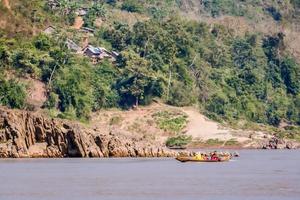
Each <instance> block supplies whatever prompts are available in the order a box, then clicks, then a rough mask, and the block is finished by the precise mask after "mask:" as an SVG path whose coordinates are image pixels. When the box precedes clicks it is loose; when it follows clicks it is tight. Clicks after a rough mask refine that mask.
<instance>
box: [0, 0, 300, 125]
mask: <svg viewBox="0 0 300 200" xmlns="http://www.w3.org/2000/svg"><path fill="white" fill-rule="evenodd" d="M16 2H17V3H15V5H13V8H16V9H17V10H13V12H14V13H13V15H16V16H17V14H16V13H18V15H22V16H23V17H25V19H26V20H30V21H31V22H30V23H29V24H31V25H32V27H36V26H42V25H41V24H43V23H44V22H46V21H48V23H49V24H50V23H52V24H55V25H57V27H58V33H57V34H55V35H52V36H46V35H44V34H42V33H40V34H36V33H35V34H33V35H34V36H31V34H29V35H28V36H26V39H24V37H23V36H21V35H20V34H18V33H17V32H12V31H11V30H6V29H4V30H1V33H0V35H1V40H0V58H1V60H0V67H1V70H2V71H13V72H14V75H15V76H17V77H18V76H30V77H32V78H35V79H39V80H41V81H43V82H44V83H45V84H46V85H47V89H48V101H47V102H46V103H45V108H48V109H57V110H59V111H60V112H61V113H60V114H59V116H60V117H64V118H79V119H88V118H89V116H90V113H91V112H92V111H97V110H99V109H103V108H110V107H121V108H129V107H132V106H134V105H135V106H138V105H139V104H143V105H147V104H149V103H151V102H152V100H153V98H160V99H161V100H162V101H164V102H166V103H168V104H171V105H175V106H188V105H193V104H199V105H200V107H201V110H202V112H204V113H206V114H207V115H208V116H210V117H211V118H214V119H216V120H226V121H237V120H246V121H250V122H255V123H262V124H269V125H272V126H279V124H280V123H281V122H283V121H286V122H288V123H290V124H292V125H299V124H300V65H299V63H297V58H295V57H294V56H293V54H291V52H290V51H289V49H288V48H287V46H286V44H285V40H284V39H285V35H284V33H283V32H278V33H276V34H272V35H265V34H261V33H259V32H247V33H246V34H239V35H236V34H234V31H233V30H231V29H229V28H228V27H226V26H222V25H218V24H208V23H204V22H199V21H194V20H190V19H187V18H184V17H182V15H181V13H182V12H185V11H186V12H188V11H190V10H189V9H190V7H191V5H189V3H188V1H172V0H168V1H163V2H161V1H151V2H149V1H132V0H125V1H101V2H96V3H93V2H92V1H61V2H64V4H62V3H61V4H60V6H59V8H58V9H54V10H53V9H51V8H50V7H49V5H48V3H47V1H34V2H33V3H32V4H30V5H29V4H27V3H24V4H21V1H16ZM191 2H194V3H196V1H191ZM276 2H277V1H276ZM276 2H275V1H271V0H268V1H264V2H263V1H256V3H255V4H254V3H253V2H245V1H238V3H235V1H232V0H226V1H214V0H205V1H203V4H201V7H199V9H203V10H204V11H205V13H206V14H207V15H208V16H209V17H214V18H217V17H220V16H222V15H231V16H239V17H241V16H243V17H246V18H248V19H250V20H258V18H255V17H258V16H264V17H266V18H267V17H269V18H271V19H272V20H274V21H276V23H294V22H293V21H294V20H295V19H296V18H297V16H296V15H295V13H297V12H298V11H299V1H298V0H292V1H283V3H282V4H279V3H276ZM83 5H84V6H85V7H87V8H88V12H87V15H85V17H84V18H85V19H84V21H85V26H87V27H89V28H94V29H95V34H94V35H95V37H93V38H92V39H91V40H90V42H91V43H93V44H95V45H102V46H105V47H106V48H108V49H110V50H115V51H117V52H120V55H119V56H118V58H117V60H116V62H115V63H111V62H109V61H104V62H101V63H100V64H97V65H92V63H91V62H90V61H89V60H88V59H86V58H83V57H81V56H77V55H75V54H73V53H72V52H71V51H70V50H69V49H67V47H66V44H65V40H66V38H67V37H70V35H71V36H72V37H73V36H74V38H75V39H76V32H75V31H74V30H69V29H66V28H62V27H64V26H66V25H69V24H72V21H73V19H72V17H73V18H74V17H75V11H76V9H77V8H79V7H81V6H83ZM18 6H19V7H18ZM25 8H27V10H26V9H25ZM192 8H194V7H192ZM24 9H25V10H26V12H24V13H22V12H20V10H24ZM1 10H3V11H4V12H9V11H7V10H6V9H5V8H3V7H1ZM31 11H32V12H33V11H35V13H37V15H34V16H35V17H31V18H30V17H29V16H28V15H29V13H31ZM117 11H118V12H130V13H137V14H139V15H140V16H141V19H143V20H136V22H135V23H132V24H130V23H124V21H121V20H119V19H118V18H117V17H116V18H114V17H115V16H113V17H112V16H110V14H111V13H114V12H117ZM1 16H2V15H1ZM37 16H39V17H37ZM58 16H59V17H60V18H58ZM2 17H3V16H2ZM48 17H49V18H48ZM46 18H47V20H46ZM262 18H263V17H262ZM262 18H261V19H262ZM97 19H101V22H102V24H101V25H100V26H99V25H97V23H96V21H97ZM261 19H260V20H261ZM18 20H21V18H20V17H18ZM59 27H61V28H59ZM2 79H3V80H2ZM2 79H1V83H3V86H0V98H1V94H2V96H4V97H3V98H1V99H0V102H1V104H2V105H7V106H10V107H17V108H23V107H24V102H23V101H22V99H24V96H25V93H24V88H23V86H21V85H20V84H19V83H17V82H15V81H12V80H9V79H10V78H8V77H2ZM7 84H8V85H9V86H6V85H7ZM3 94H4V95H3Z"/></svg>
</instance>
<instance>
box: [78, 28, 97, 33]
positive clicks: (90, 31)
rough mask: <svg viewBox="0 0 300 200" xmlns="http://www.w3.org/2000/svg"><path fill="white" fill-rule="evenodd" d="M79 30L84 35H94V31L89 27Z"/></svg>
mask: <svg viewBox="0 0 300 200" xmlns="http://www.w3.org/2000/svg"><path fill="white" fill-rule="evenodd" d="M81 30H82V31H83V32H86V33H94V32H95V30H94V29H92V28H89V27H82V28H81Z"/></svg>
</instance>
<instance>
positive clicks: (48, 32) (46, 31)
mask: <svg viewBox="0 0 300 200" xmlns="http://www.w3.org/2000/svg"><path fill="white" fill-rule="evenodd" d="M55 31H56V29H55V28H54V27H53V26H48V27H47V28H46V29H44V31H43V33H44V34H46V35H52V34H53V33H55Z"/></svg>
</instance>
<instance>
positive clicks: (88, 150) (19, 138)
mask: <svg viewBox="0 0 300 200" xmlns="http://www.w3.org/2000/svg"><path fill="white" fill-rule="evenodd" d="M175 155H176V152H175V151H172V150H169V149H167V148H165V147H163V145H161V144H155V143H153V142H151V141H147V140H141V139H139V138H134V137H133V138H129V137H127V136H126V135H124V134H123V133H122V132H118V131H117V130H111V131H110V132H109V133H106V132H104V131H101V130H100V129H91V128H88V127H85V126H84V125H82V124H79V123H74V122H70V121H67V120H61V119H49V118H47V117H45V116H43V115H40V114H36V113H33V112H28V111H21V110H10V109H7V108H4V107H1V108H0V157H2V158H10V157H12V158H29V157H31V158H60V157H171V156H175Z"/></svg>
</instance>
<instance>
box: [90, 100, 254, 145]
mask: <svg viewBox="0 0 300 200" xmlns="http://www.w3.org/2000/svg"><path fill="white" fill-rule="evenodd" d="M162 110H177V111H181V112H183V113H186V115H187V116H188V124H187V127H186V128H185V133H186V134H188V135H191V136H192V137H193V138H194V139H195V140H201V141H206V140H208V139H218V140H220V141H224V142H225V141H227V140H230V139H233V138H234V139H236V140H237V141H239V142H244V141H246V140H249V138H248V136H249V133H247V132H245V131H236V130H232V129H230V128H226V127H222V126H221V125H220V124H219V123H217V122H214V121H212V120H209V119H207V118H206V117H205V116H204V115H202V114H201V113H200V112H198V110H197V109H196V108H193V107H184V108H178V107H173V106H168V105H165V104H160V103H153V104H152V105H151V106H146V107H139V109H137V110H129V111H120V110H108V111H100V112H98V113H94V114H93V117H92V122H91V125H92V126H94V127H95V129H99V130H101V131H103V132H109V131H110V130H112V129H114V130H119V131H120V132H122V133H123V134H127V135H128V137H136V138H141V139H152V140H154V141H156V142H162V143H163V142H164V141H166V139H167V138H168V137H169V136H170V135H168V133H166V132H164V131H163V130H161V129H159V128H158V127H157V126H156V124H155V121H154V119H153V117H152V115H153V114H154V113H156V112H158V111H162ZM116 117H118V118H119V122H118V123H115V124H111V120H112V119H113V118H116ZM236 133H238V134H236Z"/></svg>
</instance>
